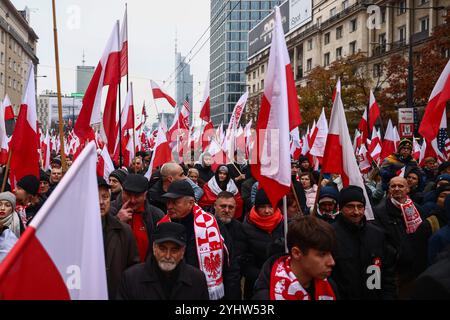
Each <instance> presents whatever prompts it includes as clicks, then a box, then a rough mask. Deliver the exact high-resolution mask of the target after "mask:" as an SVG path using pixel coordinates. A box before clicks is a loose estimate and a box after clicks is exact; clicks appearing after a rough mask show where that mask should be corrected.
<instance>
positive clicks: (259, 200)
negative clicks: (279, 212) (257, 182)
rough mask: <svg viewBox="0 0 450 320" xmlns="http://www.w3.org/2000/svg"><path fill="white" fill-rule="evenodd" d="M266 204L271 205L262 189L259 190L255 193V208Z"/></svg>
mask: <svg viewBox="0 0 450 320" xmlns="http://www.w3.org/2000/svg"><path fill="white" fill-rule="evenodd" d="M266 204H270V205H272V203H271V202H270V200H269V198H268V197H267V194H266V192H265V191H264V189H259V190H258V192H256V196H255V207H259V206H263V205H266Z"/></svg>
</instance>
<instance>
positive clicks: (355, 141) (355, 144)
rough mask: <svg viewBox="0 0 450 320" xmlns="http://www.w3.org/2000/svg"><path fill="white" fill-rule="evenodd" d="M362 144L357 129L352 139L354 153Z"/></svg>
mask: <svg viewBox="0 0 450 320" xmlns="http://www.w3.org/2000/svg"><path fill="white" fill-rule="evenodd" d="M361 145H362V136H361V133H360V132H359V130H358V129H356V130H355V138H354V139H353V150H355V153H356V151H357V150H359V148H360V147H361Z"/></svg>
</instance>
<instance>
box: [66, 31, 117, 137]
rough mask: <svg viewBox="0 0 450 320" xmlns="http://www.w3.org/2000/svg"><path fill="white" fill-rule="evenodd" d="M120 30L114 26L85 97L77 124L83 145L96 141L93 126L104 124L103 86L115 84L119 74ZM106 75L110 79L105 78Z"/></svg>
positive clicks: (75, 128)
mask: <svg viewBox="0 0 450 320" xmlns="http://www.w3.org/2000/svg"><path fill="white" fill-rule="evenodd" d="M118 28H119V26H118V24H117V23H116V24H114V28H113V30H112V32H111V35H110V37H109V40H108V43H107V45H106V48H105V50H104V52H103V56H102V58H101V59H100V62H99V63H98V65H97V68H96V69H95V72H94V75H93V76H92V80H91V82H90V83H89V86H88V88H87V90H86V93H85V95H84V98H83V106H82V108H81V110H80V115H79V116H78V120H77V122H76V123H75V127H74V131H75V134H76V135H77V136H78V138H79V139H80V141H81V143H83V144H84V143H85V142H86V140H89V141H91V140H94V139H95V133H94V130H93V129H92V127H91V125H94V124H98V123H100V122H102V117H101V114H100V110H101V103H102V92H103V86H104V85H105V84H110V83H113V82H114V81H113V80H114V79H113V78H114V74H115V73H117V72H115V71H116V70H118V68H119V66H118V65H117V64H118V63H119V57H118V55H119V44H118V36H117V34H118V32H119V30H118ZM114 68H115V69H114ZM106 75H108V77H105V76H106ZM111 114H112V113H111ZM108 123H109V122H108Z"/></svg>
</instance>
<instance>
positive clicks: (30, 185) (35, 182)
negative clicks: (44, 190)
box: [17, 175, 39, 196]
mask: <svg viewBox="0 0 450 320" xmlns="http://www.w3.org/2000/svg"><path fill="white" fill-rule="evenodd" d="M17 185H18V186H19V187H21V188H22V189H23V190H25V191H26V192H27V193H29V194H31V195H33V196H35V195H37V193H38V191H39V179H38V178H36V177H35V176H32V175H29V176H25V177H23V178H22V179H20V180H19V182H17Z"/></svg>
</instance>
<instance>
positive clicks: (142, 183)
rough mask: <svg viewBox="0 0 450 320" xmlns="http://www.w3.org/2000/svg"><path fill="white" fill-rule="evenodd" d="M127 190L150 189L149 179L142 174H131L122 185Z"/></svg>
mask: <svg viewBox="0 0 450 320" xmlns="http://www.w3.org/2000/svg"><path fill="white" fill-rule="evenodd" d="M122 188H123V190H124V191H126V192H131V193H144V192H145V191H147V190H148V180H147V178H146V177H144V176H143V175H140V174H129V175H128V176H127V178H126V179H125V182H124V183H123V185H122Z"/></svg>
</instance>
